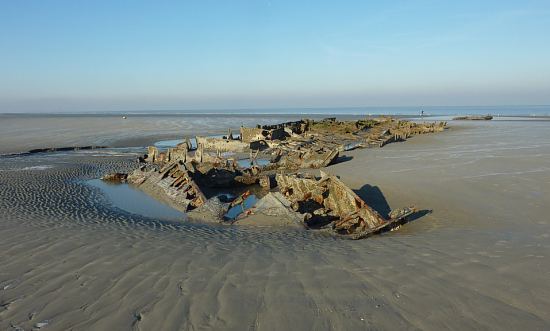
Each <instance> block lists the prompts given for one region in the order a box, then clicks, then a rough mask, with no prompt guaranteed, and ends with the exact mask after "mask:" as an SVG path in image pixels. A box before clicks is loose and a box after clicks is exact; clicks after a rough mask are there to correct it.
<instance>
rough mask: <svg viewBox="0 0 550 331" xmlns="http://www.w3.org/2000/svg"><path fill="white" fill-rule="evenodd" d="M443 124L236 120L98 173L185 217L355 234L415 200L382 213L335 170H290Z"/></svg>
mask: <svg viewBox="0 0 550 331" xmlns="http://www.w3.org/2000/svg"><path fill="white" fill-rule="evenodd" d="M445 128H446V123H445V122H438V123H435V122H434V123H414V122H410V121H403V120H397V119H393V118H379V119H364V120H358V121H338V120H337V119H336V118H326V119H324V120H321V121H313V120H300V121H294V122H287V123H281V124H276V125H267V126H257V127H255V128H244V127H241V128H240V134H239V135H238V136H234V135H233V133H232V132H231V130H229V131H228V133H227V135H226V136H223V137H222V138H218V137H202V136H197V137H195V146H196V148H193V147H195V146H193V145H192V144H191V142H190V140H189V139H186V140H185V141H184V142H183V143H180V144H178V145H177V146H176V147H174V148H169V149H167V150H166V151H163V152H161V151H159V150H158V148H156V147H154V146H151V147H149V148H148V150H147V155H146V156H145V157H144V158H141V159H140V161H142V162H144V164H143V165H142V166H141V167H140V168H139V169H137V170H135V171H134V172H132V173H130V174H129V175H125V174H112V175H107V176H105V177H104V179H105V180H114V181H119V182H122V181H124V180H127V182H128V183H130V184H132V185H135V186H137V187H138V188H140V189H142V190H144V191H146V192H148V193H149V194H151V195H154V196H157V197H158V198H160V199H162V200H165V201H166V202H168V203H169V204H170V205H172V206H174V207H175V208H177V209H179V210H183V211H186V212H187V215H188V217H189V219H190V220H198V221H209V222H216V223H221V224H235V223H236V224H251V225H270V226H271V225H278V226H293V227H298V228H306V229H309V230H319V231H324V232H329V233H331V234H334V235H337V236H342V237H345V238H351V239H361V238H364V237H367V236H369V235H371V234H373V233H377V232H380V231H382V230H389V229H395V228H396V227H398V226H399V225H400V224H402V223H403V220H404V219H405V218H406V217H407V216H409V215H411V214H413V213H415V212H416V210H415V208H414V207H406V208H403V209H399V210H394V211H392V212H391V213H390V214H389V215H384V216H382V215H380V214H379V213H378V212H376V211H375V210H374V209H373V208H371V206H369V205H368V204H367V203H366V202H365V201H364V200H362V199H361V198H360V197H359V196H358V195H357V194H356V193H355V192H353V190H351V189H350V188H349V187H347V186H346V185H345V184H344V183H343V182H342V181H340V179H338V178H337V177H336V176H332V175H328V174H326V173H324V172H322V171H321V176H320V177H314V176H313V175H309V174H305V173H299V172H297V171H299V170H300V169H306V168H323V167H326V166H328V165H330V164H332V163H334V162H335V161H336V160H337V159H338V157H339V155H340V153H341V152H343V151H348V150H352V149H356V148H372V147H383V146H384V145H386V144H388V143H391V142H395V141H403V140H406V139H408V138H410V137H411V136H414V135H418V134H425V133H435V132H441V131H443V130H445ZM125 176H126V177H125ZM222 188H223V190H224V191H227V192H228V193H223V194H222V193H221V192H220V190H221V189H222ZM233 194H234V195H233ZM207 197H209V198H207Z"/></svg>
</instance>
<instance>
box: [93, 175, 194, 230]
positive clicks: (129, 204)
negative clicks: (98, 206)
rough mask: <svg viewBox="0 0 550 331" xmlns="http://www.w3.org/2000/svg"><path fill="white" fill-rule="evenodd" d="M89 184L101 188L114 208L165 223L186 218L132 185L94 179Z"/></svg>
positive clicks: (183, 214)
mask: <svg viewBox="0 0 550 331" xmlns="http://www.w3.org/2000/svg"><path fill="white" fill-rule="evenodd" d="M87 183H88V184H89V185H91V186H94V187H97V188H99V189H100V190H101V192H103V194H105V196H106V197H107V198H108V199H109V202H111V204H112V205H113V206H114V207H117V208H120V209H122V210H125V211H127V212H129V213H132V214H137V215H142V216H146V217H150V218H154V219H158V220H165V221H182V220H185V218H186V215H185V213H183V212H181V211H179V210H177V209H174V208H172V207H170V206H168V205H166V204H164V203H162V202H160V201H158V200H155V199H154V198H152V197H150V196H149V195H147V194H146V193H145V192H142V191H140V190H139V189H137V188H133V187H132V186H131V185H128V184H111V183H107V182H104V181H102V180H101V179H93V180H90V181H88V182H87Z"/></svg>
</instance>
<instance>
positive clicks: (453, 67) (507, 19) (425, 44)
mask: <svg viewBox="0 0 550 331" xmlns="http://www.w3.org/2000/svg"><path fill="white" fill-rule="evenodd" d="M509 104H515V105H519V104H550V2H549V1H529V0H526V1H479V0H478V1H469V0H467V1H391V2H390V1H376V2H374V1H366V0H363V1H320V0H317V1H277V0H256V1H252V0H250V1H238V0H231V1H229V0H227V1H222V0H219V1H212V0H197V1H183V0H182V1H100V0H96V1H55V0H51V1H43V0H37V1H12V0H0V112H6V111H67V110H72V111H78V110H138V109H202V108H204V109H215V108H274V107H275V108H276V107H321V106H326V107H332V106H384V105H386V106H391V105H393V106H402V105H509Z"/></svg>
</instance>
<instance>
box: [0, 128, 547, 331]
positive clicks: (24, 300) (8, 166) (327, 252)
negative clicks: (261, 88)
mask: <svg viewBox="0 0 550 331" xmlns="http://www.w3.org/2000/svg"><path fill="white" fill-rule="evenodd" d="M549 129H550V122H530V123H519V122H487V123H460V124H458V123H456V124H452V128H451V130H449V131H448V132H446V133H443V134H438V135H426V136H419V137H414V138H413V139H410V140H409V141H407V142H406V143H398V144H391V145H388V146H386V147H384V148H383V149H372V150H355V151H351V152H347V153H346V154H348V156H350V157H351V158H352V159H351V160H350V161H348V162H344V163H340V164H337V165H334V166H331V167H329V168H328V169H327V171H329V172H331V173H334V174H336V175H339V176H341V178H342V180H343V181H344V182H345V183H347V184H349V185H350V186H351V187H352V188H354V189H356V190H357V191H358V193H359V194H360V195H361V196H362V197H363V198H364V199H365V200H367V201H369V202H370V203H371V204H372V205H373V206H375V207H376V209H377V210H378V211H380V212H387V211H388V210H389V209H390V208H397V207H402V206H405V205H409V204H415V205H416V206H417V207H419V208H420V209H423V210H432V212H431V213H427V214H426V215H424V216H422V217H420V218H418V219H416V220H414V221H413V222H411V223H409V224H407V225H406V226H404V227H402V228H401V229H399V230H398V231H394V232H391V233H387V234H384V235H381V236H376V237H371V238H369V239H366V240H361V241H347V240H339V239H334V238H332V237H327V236H324V235H318V234H314V233H311V232H304V231H298V230H282V229H276V228H260V229H254V228H250V227H241V228H239V227H223V226H211V225H201V224H189V223H177V222H161V221H156V220H154V219H150V218H147V217H144V216H139V215H133V214H129V213H127V212H124V211H122V210H119V209H116V208H113V207H111V206H110V205H109V201H107V200H106V198H105V196H103V195H102V194H101V191H99V190H98V189H97V188H93V187H91V186H88V185H86V184H84V183H83V181H85V180H87V179H92V178H97V177H98V176H99V175H101V174H102V173H104V172H107V171H110V170H113V169H129V168H131V167H133V166H135V164H133V163H132V159H133V157H134V156H133V155H131V156H127V155H124V154H121V155H120V156H107V155H105V154H101V153H95V154H92V153H66V154H65V155H62V156H60V157H58V156H55V154H52V155H36V156H30V157H20V158H4V159H2V160H1V161H0V215H1V216H0V251H1V252H2V253H0V265H1V266H2V267H1V268H0V329H2V330H4V329H8V330H9V329H10V328H12V329H15V327H21V328H24V329H25V330H28V329H31V328H32V327H33V326H36V325H37V323H47V325H45V326H43V329H45V330H70V329H73V330H105V329H111V330H127V329H128V330H129V329H140V330H197V329H206V330H208V329H214V330H220V329H223V330H243V329H254V330H285V329H286V330H288V329H289V330H355V329H377V330H378V329H383V330H394V329H427V330H440V329H460V330H462V329H492V330H503V329H509V330H515V329H520V328H521V329H548V328H549V327H550V313H549V310H548V307H550V283H549V282H548V279H549V277H550V263H549V262H550V261H549V257H550V228H549V222H550V220H549V218H548V216H547V213H546V206H547V205H548V203H549V202H550V201H549V200H548V199H549V198H548V197H550V136H548V134H547V132H549V131H548V130H549ZM106 152H108V151H106ZM102 155H103V156H102ZM30 167H34V168H30Z"/></svg>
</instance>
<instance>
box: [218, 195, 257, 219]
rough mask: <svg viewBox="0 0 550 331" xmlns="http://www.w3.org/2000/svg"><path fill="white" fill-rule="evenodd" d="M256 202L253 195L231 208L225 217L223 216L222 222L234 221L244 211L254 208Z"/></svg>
mask: <svg viewBox="0 0 550 331" xmlns="http://www.w3.org/2000/svg"><path fill="white" fill-rule="evenodd" d="M256 202H258V198H256V196H255V195H250V196H248V197H247V198H246V199H244V201H243V202H242V203H241V204H238V205H236V206H233V207H231V208H230V209H229V210H228V211H227V213H226V214H225V215H223V218H224V220H226V221H234V220H235V219H236V218H237V217H238V216H239V215H240V214H242V213H244V212H245V211H246V210H248V209H250V208H252V207H254V205H255V204H256Z"/></svg>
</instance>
